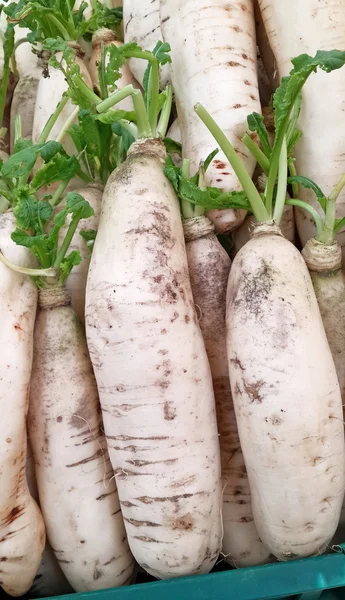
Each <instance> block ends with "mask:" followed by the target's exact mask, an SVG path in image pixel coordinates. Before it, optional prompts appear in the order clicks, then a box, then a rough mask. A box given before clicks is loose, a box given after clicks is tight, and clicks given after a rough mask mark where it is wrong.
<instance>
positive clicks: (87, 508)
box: [28, 287, 133, 592]
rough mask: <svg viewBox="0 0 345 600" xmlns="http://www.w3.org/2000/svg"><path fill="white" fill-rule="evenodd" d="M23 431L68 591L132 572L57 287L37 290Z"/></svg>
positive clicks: (80, 340)
mask: <svg viewBox="0 0 345 600" xmlns="http://www.w3.org/2000/svg"><path fill="white" fill-rule="evenodd" d="M39 305H40V309H39V311H38V315H37V318H36V325H35V335H34V348H35V352H34V362H33V370H32V379H31V394H30V411H29V420H28V426H29V432H30V440H31V445H32V449H33V454H34V459H35V466H36V478H37V486H38V491H39V497H40V504H41V508H42V512H43V515H44V520H45V523H46V527H47V535H48V539H49V542H50V544H51V546H52V548H53V550H54V553H55V556H56V558H57V560H58V562H59V564H60V567H61V569H62V571H63V572H64V574H65V576H66V578H67V579H68V581H69V583H70V584H71V585H72V587H73V589H74V590H75V591H79V592H80V591H88V590H96V589H104V588H109V587H115V586H119V585H123V584H125V583H128V582H129V581H130V580H131V577H132V573H133V559H132V557H131V555H130V552H129V548H128V544H127V540H126V535H125V529H124V525H123V520H122V515H121V509H120V505H119V501H118V496H117V491H116V485H115V481H114V478H113V472H112V468H111V464H110V461H109V457H108V453H107V449H106V443H105V439H104V434H103V424H102V417H101V412H100V409H99V402H98V394H97V387H96V382H95V380H94V375H93V372H92V367H91V363H90V359H89V355H88V351H87V346H86V341H85V337H84V333H83V328H82V325H81V324H80V322H79V320H78V318H77V316H76V314H75V312H74V311H73V309H72V308H71V306H70V296H69V293H68V292H67V291H66V289H65V288H63V287H62V288H61V287H52V288H43V289H41V290H40V291H39Z"/></svg>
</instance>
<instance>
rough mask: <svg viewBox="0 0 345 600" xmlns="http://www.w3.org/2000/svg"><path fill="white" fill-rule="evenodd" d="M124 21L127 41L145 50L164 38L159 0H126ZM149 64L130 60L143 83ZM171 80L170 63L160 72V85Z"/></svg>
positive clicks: (135, 59) (136, 76) (137, 78)
mask: <svg viewBox="0 0 345 600" xmlns="http://www.w3.org/2000/svg"><path fill="white" fill-rule="evenodd" d="M123 23H124V40H125V43H128V42H136V43H137V44H138V45H139V46H141V47H142V48H143V50H153V49H154V47H155V45H156V43H157V42H158V41H159V40H162V32H161V24H160V17H159V0H140V2H137V1H136V0H124V1H123ZM146 66H147V64H146V63H145V61H143V60H141V59H138V58H131V59H130V60H129V67H130V69H131V71H132V73H133V75H134V77H135V79H136V80H137V81H138V82H139V83H140V85H143V79H144V73H145V70H146ZM169 82H170V65H169V64H167V65H165V66H164V67H163V68H162V69H161V72H160V87H161V89H164V88H165V87H166V85H167V84H168V83H169Z"/></svg>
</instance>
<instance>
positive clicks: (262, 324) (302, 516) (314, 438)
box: [195, 50, 345, 560]
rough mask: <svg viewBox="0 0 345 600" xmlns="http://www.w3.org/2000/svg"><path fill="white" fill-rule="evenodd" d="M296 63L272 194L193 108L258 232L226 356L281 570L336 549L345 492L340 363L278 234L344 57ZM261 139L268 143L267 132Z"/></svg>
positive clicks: (280, 126)
mask: <svg viewBox="0 0 345 600" xmlns="http://www.w3.org/2000/svg"><path fill="white" fill-rule="evenodd" d="M292 62H293V66H294V68H293V70H292V71H291V72H290V75H289V76H288V77H287V78H286V79H285V81H284V85H283V86H282V87H281V88H279V89H278V90H277V91H276V93H275V97H274V106H275V110H276V113H275V125H276V131H275V142H274V145H273V148H271V149H270V152H268V151H267V150H266V152H267V153H266V154H265V157H266V159H267V160H265V161H262V162H265V165H266V169H267V186H266V188H265V192H264V193H263V194H262V195H260V194H259V193H258V191H257V190H256V188H255V186H254V184H253V182H252V180H251V177H250V174H249V173H246V172H245V170H244V168H243V165H242V163H241V161H240V159H239V158H238V156H237V155H236V152H235V151H234V148H233V146H232V145H231V143H229V141H228V140H227V138H226V136H225V135H224V134H223V133H222V131H221V130H220V128H219V127H218V126H217V124H216V123H215V121H214V120H213V119H212V117H211V116H210V115H209V113H208V112H207V111H206V110H205V108H204V107H202V106H201V105H197V106H196V107H195V111H196V113H197V114H198V115H199V116H200V118H201V119H202V120H203V122H204V123H205V125H206V126H207V128H208V129H209V131H210V132H211V133H212V135H213V136H214V138H215V140H216V142H217V143H218V144H219V146H220V147H221V148H222V150H223V152H224V153H225V154H226V155H227V157H228V159H229V161H231V164H232V166H233V168H234V169H236V172H237V173H238V176H239V178H240V181H241V183H242V186H243V189H244V190H245V192H246V196H247V198H248V201H249V202H250V204H251V208H252V211H253V214H254V215H255V217H256V219H257V221H258V225H257V226H256V227H255V229H254V231H253V234H252V238H251V240H250V241H249V242H248V243H247V244H245V246H243V248H242V249H241V250H240V252H239V253H238V254H237V255H236V256H235V259H234V261H233V264H232V267H231V271H230V277H229V281H228V288H227V308H226V325H227V326H226V330H227V355H228V365H229V375H230V384H231V391H232V395H233V401H234V407H235V412H236V420H237V425H238V431H239V437H240V441H241V447H242V451H243V456H244V461H245V465H246V468H247V473H248V480H249V486H250V491H251V499H252V510H253V516H254V521H255V524H256V527H257V529H258V532H259V535H260V538H261V539H262V541H263V543H264V544H265V546H266V547H267V548H268V549H269V550H270V551H271V552H272V554H274V556H276V557H277V558H278V559H279V560H288V559H292V558H297V557H304V556H311V555H314V554H320V553H321V552H324V551H325V550H326V548H327V546H328V544H329V542H330V540H331V539H332V537H333V535H334V532H335V530H336V528H337V525H338V522H339V517H340V512H341V506H342V502H343V498H344V492H345V444H344V427H343V411H342V399H341V394H340V388H339V383H338V379H337V374H336V369H335V365H334V361H333V359H332V354H331V350H330V347H329V344H328V341H327V337H326V333H325V329H324V326H323V323H322V319H321V314H320V310H319V307H318V304H317V299H316V296H315V293H314V290H313V285H312V281H311V278H310V275H309V273H308V269H307V267H306V265H305V262H304V260H303V258H302V256H301V254H300V253H299V252H298V250H297V249H296V248H295V247H294V246H293V244H291V243H290V242H289V241H288V240H286V239H284V238H283V236H282V234H281V231H280V229H279V227H278V225H279V222H280V219H281V215H282V212H283V207H284V203H285V199H286V188H287V170H288V147H289V144H290V136H291V135H292V134H291V132H292V131H293V128H294V123H295V121H294V115H295V112H296V111H295V107H296V103H297V104H298V103H299V92H300V91H301V89H302V86H303V84H304V82H305V81H306V80H307V79H308V77H309V76H310V75H311V74H312V73H313V72H314V71H316V69H317V68H318V67H321V68H322V69H323V70H325V71H328V72H329V71H332V70H333V69H339V68H340V67H341V66H342V65H344V63H345V52H340V51H337V50H334V51H329V52H317V53H316V55H315V56H314V57H311V56H308V55H306V54H305V55H302V56H298V57H297V58H295V59H293V61H292ZM315 77H316V76H315V75H314V78H315ZM261 125H262V124H261ZM260 136H261V137H260V139H262V140H265V139H266V143H267V133H266V134H264V133H263V129H262V127H261V134H260ZM265 145H266V144H265ZM260 156H261V155H260ZM261 158H263V157H262V156H261ZM275 185H276V194H275V204H274V208H273V206H272V204H273V203H272V197H273V188H274V187H275ZM288 202H290V203H291V202H293V201H291V200H289V201H288ZM306 206H307V209H308V210H309V209H310V207H309V206H308V205H306ZM314 212H316V211H314ZM316 215H317V213H316Z"/></svg>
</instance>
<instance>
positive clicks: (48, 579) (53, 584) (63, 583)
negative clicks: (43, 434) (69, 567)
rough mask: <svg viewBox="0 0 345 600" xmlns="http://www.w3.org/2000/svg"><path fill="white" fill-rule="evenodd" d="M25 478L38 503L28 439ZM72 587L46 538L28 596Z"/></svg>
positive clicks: (53, 593)
mask: <svg viewBox="0 0 345 600" xmlns="http://www.w3.org/2000/svg"><path fill="white" fill-rule="evenodd" d="M26 478H27V482H28V486H29V490H30V494H31V496H32V497H33V498H34V499H35V501H36V502H37V504H39V497H38V490H37V483H36V475H35V464H34V459H33V455H32V449H31V445H30V440H28V444H27V454H26ZM72 592H73V589H72V588H71V586H70V585H69V583H68V581H67V579H66V577H65V576H64V574H63V572H62V571H61V568H60V565H59V563H58V561H57V560H56V558H55V554H54V552H53V550H52V549H51V546H50V544H49V542H48V540H46V545H45V548H44V552H43V555H42V560H41V564H40V566H39V568H38V571H37V573H36V575H35V579H34V582H33V584H32V586H31V588H30V590H29V594H28V595H29V597H32V598H45V597H47V596H60V595H62V594H71V593H72Z"/></svg>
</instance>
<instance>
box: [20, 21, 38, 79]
mask: <svg viewBox="0 0 345 600" xmlns="http://www.w3.org/2000/svg"><path fill="white" fill-rule="evenodd" d="M14 31H15V43H16V44H18V45H17V48H16V50H15V60H16V68H17V71H18V75H19V79H21V78H22V77H23V76H24V75H26V74H27V73H30V72H31V71H32V70H34V69H35V68H36V65H37V54H36V53H34V52H33V51H32V45H31V44H30V42H28V41H26V40H25V41H23V42H22V43H19V42H20V41H21V40H24V38H26V36H27V35H28V33H30V29H27V28H26V27H19V25H16V26H15V28H14ZM36 50H39V46H38V47H37V48H36Z"/></svg>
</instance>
